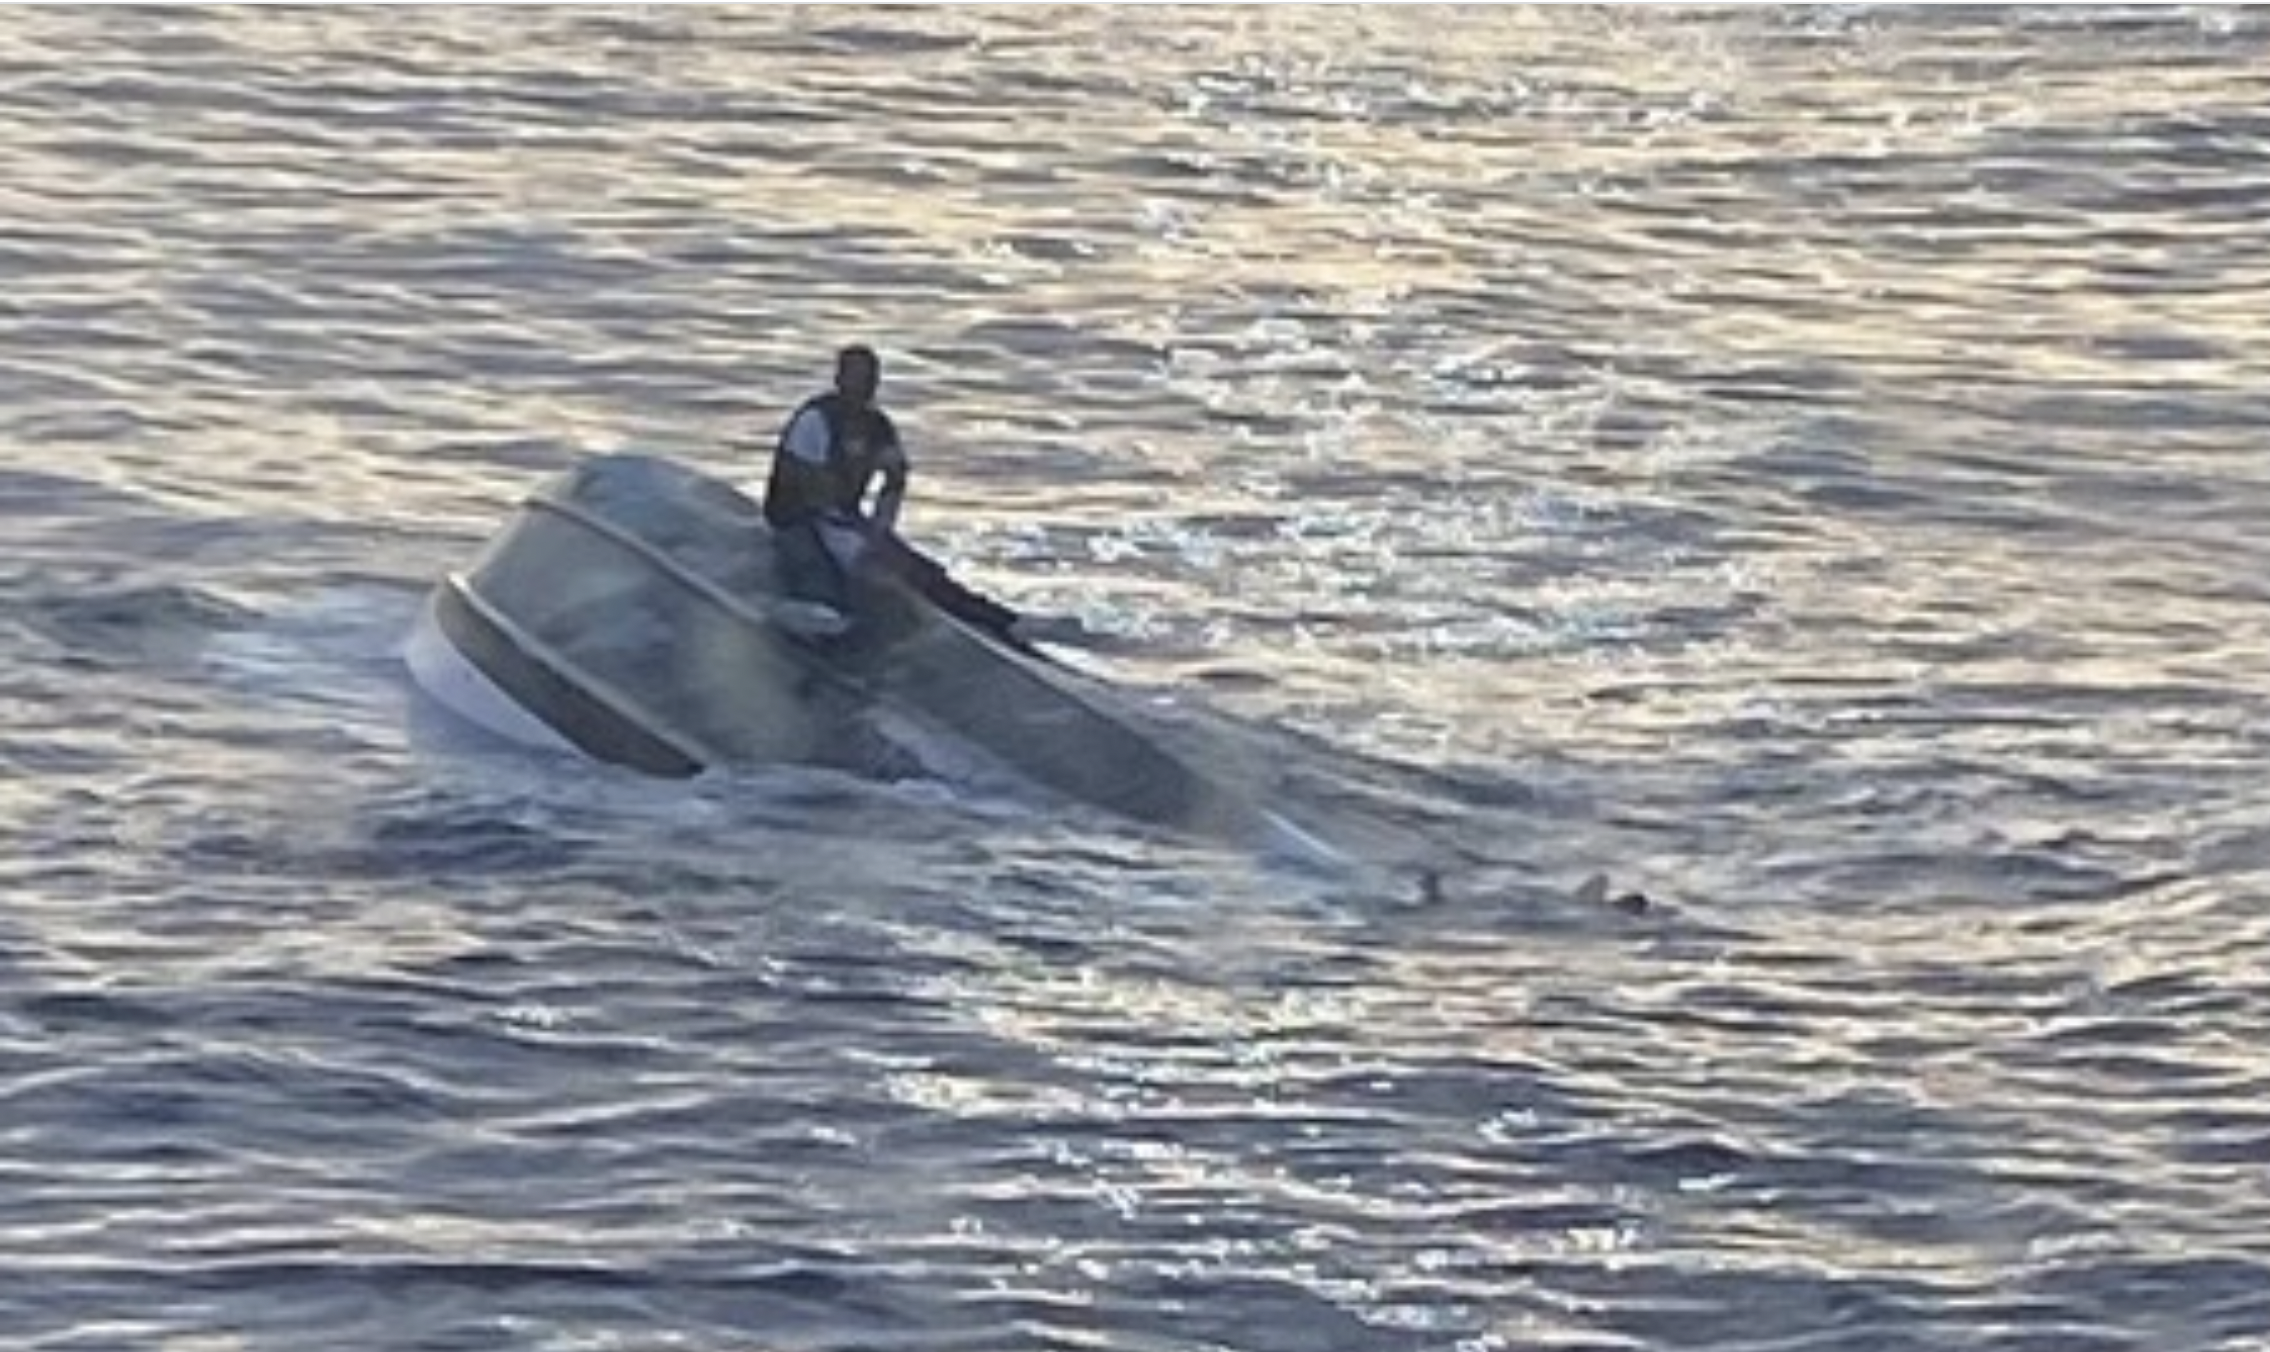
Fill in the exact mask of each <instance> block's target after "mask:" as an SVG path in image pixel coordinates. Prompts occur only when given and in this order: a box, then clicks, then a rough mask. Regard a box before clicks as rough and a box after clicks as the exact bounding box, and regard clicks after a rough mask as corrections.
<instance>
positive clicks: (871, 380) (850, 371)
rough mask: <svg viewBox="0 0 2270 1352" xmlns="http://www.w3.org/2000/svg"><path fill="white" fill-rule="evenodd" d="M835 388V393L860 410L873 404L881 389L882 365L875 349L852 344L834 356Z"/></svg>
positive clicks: (862, 344)
mask: <svg viewBox="0 0 2270 1352" xmlns="http://www.w3.org/2000/svg"><path fill="white" fill-rule="evenodd" d="M835 387H836V391H837V393H839V394H841V395H842V396H843V397H844V398H846V399H849V400H850V401H851V402H852V403H853V404H855V405H857V406H859V407H860V408H865V407H867V406H868V405H870V404H872V403H874V402H875V395H876V394H877V392H879V391H880V390H881V389H882V388H883V363H882V359H881V358H879V357H877V356H876V355H875V349H873V348H871V347H868V346H867V345H866V344H864V343H854V344H852V345H851V346H850V347H847V348H845V349H843V350H842V351H841V352H838V353H836V354H835Z"/></svg>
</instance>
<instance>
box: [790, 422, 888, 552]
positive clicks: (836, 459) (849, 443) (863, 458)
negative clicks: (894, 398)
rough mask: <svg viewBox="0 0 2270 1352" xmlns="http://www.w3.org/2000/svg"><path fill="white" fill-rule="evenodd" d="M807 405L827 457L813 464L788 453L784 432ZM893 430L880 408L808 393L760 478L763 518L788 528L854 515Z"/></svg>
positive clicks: (857, 511)
mask: <svg viewBox="0 0 2270 1352" xmlns="http://www.w3.org/2000/svg"><path fill="white" fill-rule="evenodd" d="M808 409H817V410H819V414H820V419H821V421H823V422H825V423H826V424H827V429H828V461H827V463H826V464H825V465H815V464H813V463H811V462H810V461H808V460H801V459H798V458H797V457H796V456H794V455H792V454H790V453H789V450H788V433H789V430H790V429H792V428H794V427H795V426H796V423H797V420H798V419H800V418H802V417H803V416H804V413H805V411H806V410H808ZM898 439H899V434H898V429H897V428H895V427H893V426H891V418H890V415H889V414H887V413H885V412H883V411H882V410H881V409H879V408H876V409H854V408H851V407H849V406H848V405H846V403H845V402H844V398H843V396H842V395H841V394H838V393H833V392H831V393H828V394H822V395H817V396H814V397H813V398H811V399H808V400H806V401H805V403H804V406H803V407H802V408H799V409H797V410H796V415H795V417H792V418H790V419H789V420H788V424H787V426H786V427H783V428H782V429H781V432H780V444H779V446H777V447H776V448H774V450H773V456H772V474H771V475H770V477H768V478H767V480H766V481H765V520H766V521H768V522H770V523H771V524H772V525H774V526H776V527H779V526H793V525H795V524H796V523H798V522H800V521H808V520H810V519H811V518H813V517H815V516H824V515H826V514H827V513H829V512H850V513H853V514H854V515H857V514H859V511H860V506H859V504H860V499H862V498H864V497H865V496H866V495H867V485H868V483H869V482H870V481H871V480H873V479H874V477H875V473H876V471H877V470H879V469H881V468H882V462H883V451H884V449H885V448H886V447H889V446H893V445H896V444H897V443H898Z"/></svg>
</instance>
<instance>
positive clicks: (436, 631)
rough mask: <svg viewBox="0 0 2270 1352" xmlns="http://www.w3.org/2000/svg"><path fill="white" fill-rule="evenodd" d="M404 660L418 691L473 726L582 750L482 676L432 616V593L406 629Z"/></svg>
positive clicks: (544, 745) (545, 746) (538, 744)
mask: <svg viewBox="0 0 2270 1352" xmlns="http://www.w3.org/2000/svg"><path fill="white" fill-rule="evenodd" d="M402 660H403V661H404V662H405V663H406V664H408V666H409V668H410V679H412V680H413V681H416V682H417V684H418V688H419V689H420V690H423V691H424V692H425V693H426V694H427V695H428V696H430V697H431V698H432V699H433V701H434V702H435V703H437V704H439V705H441V706H442V707H443V708H445V709H447V710H449V711H450V712H451V713H453V714H456V715H457V716H458V717H459V718H462V719H464V720H466V721H467V722H469V723H472V724H473V725H474V726H476V727H479V728H483V729H485V730H487V731H489V732H492V733H495V734H496V735H497V736H499V737H502V738H505V739H506V740H508V741H513V742H518V743H519V744H521V745H522V746H529V747H535V748H537V749H538V750H541V751H565V752H568V753H570V754H573V755H581V754H582V753H581V752H580V751H578V750H577V749H576V746H575V744H574V743H572V742H570V741H568V739H567V738H565V737H562V736H561V735H560V734H559V733H558V732H556V731H554V730H553V728H552V727H551V725H550V724H548V723H546V722H544V721H543V720H542V719H540V718H538V717H536V716H535V715H534V714H532V713H530V712H528V711H527V710H526V709H524V708H522V707H521V706H520V705H518V704H516V703H514V702H513V699H512V697H511V696H510V695H507V694H506V693H504V692H503V691H502V690H499V689H497V687H496V683H495V682H493V681H491V680H490V679H489V678H488V677H486V676H484V675H482V674H481V670H480V668H478V667H476V666H474V665H473V664H472V663H471V662H470V661H467V660H466V657H465V654H463V653H461V652H459V651H457V645H456V644H453V643H451V642H450V641H449V636H448V635H447V634H444V633H443V632H442V631H441V621H440V620H439V619H438V618H437V617H436V616H435V615H434V602H433V601H432V599H431V598H429V599H428V600H427V602H426V605H425V609H424V610H422V611H421V612H420V613H419V615H418V626H417V628H415V629H413V630H411V631H410V640H409V642H408V643H407V644H405V645H404V647H403V649H402Z"/></svg>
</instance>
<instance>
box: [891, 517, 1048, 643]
mask: <svg viewBox="0 0 2270 1352" xmlns="http://www.w3.org/2000/svg"><path fill="white" fill-rule="evenodd" d="M868 547H869V550H870V555H869V557H871V558H872V559H873V560H874V561H875V563H876V564H877V565H878V566H880V567H882V568H885V569H888V570H889V571H890V572H891V573H892V574H893V575H895V576H896V577H898V578H899V579H900V580H901V581H903V582H905V583H906V584H907V585H908V586H910V587H912V588H914V589H915V590H916V591H918V592H920V593H921V594H922V596H923V597H924V599H926V600H928V601H929V602H930V604H932V605H934V606H936V607H938V608H939V609H940V610H943V611H945V612H946V613H947V614H949V615H951V616H953V617H954V618H956V619H958V620H962V621H964V622H966V623H969V624H974V625H976V626H977V627H978V628H980V629H984V630H988V631H990V632H992V633H995V634H1000V635H1003V636H1006V635H1007V634H1008V632H1009V626H1010V625H1012V624H1015V623H1016V622H1017V612H1016V611H1014V610H1011V609H1009V607H1007V606H1005V605H1002V604H1001V603H1000V602H999V601H996V600H993V599H992V598H991V597H988V596H982V595H980V594H978V593H977V592H974V591H971V590H970V589H969V588H967V587H965V586H963V585H962V584H961V583H959V582H956V581H955V580H954V578H953V575H952V574H950V573H948V572H947V571H946V566H945V565H944V564H942V563H940V562H938V561H937V560H936V559H933V558H931V557H930V556H929V555H927V554H924V553H922V552H921V551H920V550H918V549H916V548H915V547H914V546H912V545H910V544H908V543H907V542H906V541H904V540H902V539H900V538H899V537H898V536H897V535H895V534H893V533H892V532H890V531H884V530H878V531H875V532H874V533H873V534H872V535H870V536H869V537H868Z"/></svg>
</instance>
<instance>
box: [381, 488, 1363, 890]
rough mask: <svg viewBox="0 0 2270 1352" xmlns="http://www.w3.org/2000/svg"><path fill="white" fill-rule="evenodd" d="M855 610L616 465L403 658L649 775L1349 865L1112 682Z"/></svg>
mask: <svg viewBox="0 0 2270 1352" xmlns="http://www.w3.org/2000/svg"><path fill="white" fill-rule="evenodd" d="M855 609H856V615H857V618H856V621H855V622H854V623H853V624H852V625H851V627H850V628H849V629H848V631H846V632H842V633H833V632H829V627H828V626H825V625H816V624H814V623H813V622H812V616H811V612H810V610H809V608H808V607H807V606H805V605H804V603H800V602H796V601H794V600H793V599H791V598H790V597H789V596H788V595H787V594H786V593H785V592H784V591H783V590H782V588H781V585H780V582H779V580H778V579H777V578H776V576H775V571H774V560H773V547H772V533H771V531H770V529H769V527H767V526H766V524H765V520H764V516H763V513H762V512H761V511H760V510H759V509H758V506H757V504H756V503H755V502H754V501H752V500H751V499H750V498H749V497H747V496H746V495H744V494H742V493H741V492H739V491H738V490H736V489H735V488H733V487H732V486H731V485H729V484H726V483H724V482H722V481H720V480H718V479H715V478H711V477H709V476H706V475H703V474H701V473H699V472H697V471H695V470H693V469H691V468H689V467H687V466H684V465H682V464H679V463H677V462H674V461H670V460H665V459H661V458H658V457H652V456H643V455H629V454H615V455H602V456H595V457H592V458H590V459H587V460H585V461H583V462H582V463H580V464H578V465H577V466H575V467H574V468H572V469H569V470H567V471H564V472H563V473H561V474H559V475H557V476H555V477H554V478H553V479H552V480H550V481H549V482H547V483H545V484H544V485H542V486H541V487H540V488H538V489H537V491H535V492H534V493H532V494H530V495H529V496H528V497H526V498H525V499H523V500H522V502H521V503H520V504H519V508H518V510H517V511H515V512H514V513H513V515H512V516H511V517H510V518H509V519H508V520H507V521H506V522H505V524H504V526H503V528H502V529H501V530H500V531H499V532H498V533H497V534H496V536H495V537H494V538H493V539H491V541H490V542H489V544H488V546H487V547H486V548H485V549H484V550H483V551H482V553H481V554H480V555H479V557H478V558H476V559H475V560H474V561H473V563H472V565H471V566H470V567H469V568H467V569H465V570H464V571H462V572H452V573H449V574H447V575H446V576H444V577H443V578H442V579H441V580H440V582H439V583H438V585H436V586H435V588H434V589H433V591H432V593H431V594H430V596H429V597H428V600H427V604H426V606H425V609H424V611H423V613H422V614H421V616H420V618H419V621H418V624H417V626H416V628H415V630H414V631H413V633H412V634H411V636H410V639H409V642H408V645H407V647H406V649H405V652H404V656H405V659H406V661H407V664H408V666H409V668H410V671H411V674H412V676H413V678H414V679H415V680H416V682H417V684H418V685H419V686H420V687H421V688H422V689H423V690H424V691H425V692H426V693H427V694H429V695H430V696H432V697H433V698H434V699H435V700H436V701H438V702H439V703H441V704H442V705H444V706H446V707H447V708H449V709H451V710H453V711H455V712H456V713H457V714H459V715H460V716H462V717H465V718H467V719H469V720H471V721H472V722H474V723H477V724H479V725H481V726H482V727H485V728H487V729H489V730H490V731H491V732H494V733H497V734H501V735H503V736H505V737H508V738H511V739H514V740H516V741H520V742H524V743H528V744H531V745H535V746H539V747H548V748H553V749H563V750H574V751H578V752H581V753H583V754H585V755H588V756H591V757H594V758H596V759H599V760H602V761H609V762H613V763H616V764H620V765H624V766H628V767H631V768H633V769H636V770H640V771H644V772H647V773H649V774H655V775H668V776H689V775H694V774H699V773H701V772H702V771H704V770H708V769H712V768H716V767H726V766H736V765H756V764H767V763H788V764H808V765H827V766H835V767H840V768H847V769H851V770H854V771H857V772H859V773H863V774H870V775H879V776H884V777H891V778H897V777H904V776H907V775H910V774H933V775H939V776H941V777H945V778H949V779H952V778H959V777H961V776H963V775H965V774H970V773H976V774H978V775H985V774H989V773H998V772H1006V773H1007V774H1009V775H1012V776H1015V777H1017V778H1018V779H1021V780H1022V781H1024V782H1026V783H1029V784H1032V785H1037V786H1039V787H1040V788H1041V789H1043V790H1046V791H1049V792H1053V793H1057V794H1061V795H1063V796H1064V797H1066V798H1069V799H1073V800H1077V801H1079V802H1082V803H1086V804H1089V805H1092V806H1095V807H1099V808H1103V809H1105V810H1107V811H1111V812H1115V813H1118V814H1120V815H1123V816H1126V817H1129V818H1133V819H1135V820H1137V821H1141V822H1144V823H1149V824H1153V825H1157V826H1162V827H1167V828H1170V829H1174V830H1180V831H1189V832H1195V833H1200V834H1203V835H1207V836H1211V837H1216V838H1223V839H1229V840H1234V841H1239V842H1243V843H1250V844H1255V845H1267V846H1272V847H1278V848H1285V849H1289V850H1290V851H1292V852H1294V853H1296V854H1298V855H1300V856H1303V857H1310V858H1316V857H1330V856H1331V854H1332V852H1331V850H1330V848H1329V847H1328V846H1326V845H1324V844H1323V843H1322V842H1321V841H1318V840H1316V839H1315V838H1314V837H1312V836H1310V835H1308V834H1307V833H1305V832H1303V831H1301V830H1300V829H1299V828H1298V827H1295V826H1293V825H1292V824H1291V823H1290V822H1287V821H1285V820H1284V819H1283V818H1282V817H1280V816H1279V815H1278V814H1276V813H1274V812H1272V811H1270V810H1269V808H1268V807H1267V805H1266V804H1265V802H1264V800H1263V796H1262V794H1261V793H1260V792H1259V790H1258V788H1257V787H1256V786H1255V785H1253V784H1250V783H1241V782H1239V781H1238V779H1237V777H1236V776H1234V775H1233V774H1232V773H1231V772H1230V769H1229V767H1227V766H1214V765H1209V766H1206V767H1205V768H1203V769H1202V768H1201V767H1200V765H1199V764H1198V762H1197V760H1196V759H1195V758H1194V756H1193V755H1192V754H1191V752H1192V751H1193V749H1194V748H1192V747H1190V746H1189V745H1187V744H1186V745H1183V746H1180V747H1177V746H1176V745H1174V744H1173V740H1174V739H1172V738H1171V737H1169V736H1167V735H1166V731H1165V729H1164V727H1163V725H1161V726H1145V725H1144V720H1143V719H1142V718H1141V716H1140V711H1139V710H1138V709H1136V708H1135V706H1134V705H1133V703H1132V702H1131V701H1129V700H1128V699H1127V698H1126V697H1125V696H1124V695H1122V694H1121V693H1120V692H1118V691H1117V690H1115V689H1113V688H1112V687H1110V686H1109V685H1108V684H1106V683H1104V682H1102V681H1100V680H1098V679H1097V678H1095V677H1093V676H1090V675H1088V674H1086V673H1084V672H1081V671H1078V670H1076V669H1074V668H1072V667H1070V666H1068V665H1066V664H1064V663H1062V662H1059V661H1056V660H1054V659H1052V658H1050V657H1049V656H1047V655H1046V654H1045V653H1043V652H1041V651H1039V650H1037V649H1034V648H1031V647H1029V646H1025V645H1022V644H1019V643H1016V642H1014V641H1012V640H1011V639H1009V638H1008V637H1007V636H1005V635H1001V634H995V633H991V632H988V631H986V630H983V629H980V628H977V627H975V626H973V625H970V624H967V623H965V622H963V621H962V620H960V619H957V618H955V617H954V616H952V615H949V614H947V613H945V612H944V611H942V610H940V609H938V608H937V607H936V606H934V605H932V604H931V603H930V602H929V601H928V600H926V599H925V598H924V597H923V596H921V595H920V594H919V593H918V592H916V591H915V590H914V589H913V588H912V587H910V586H908V585H906V584H904V583H903V582H900V581H898V580H895V579H892V578H888V577H863V578H862V579H861V580H860V582H859V584H858V595H857V604H856V607H855Z"/></svg>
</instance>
